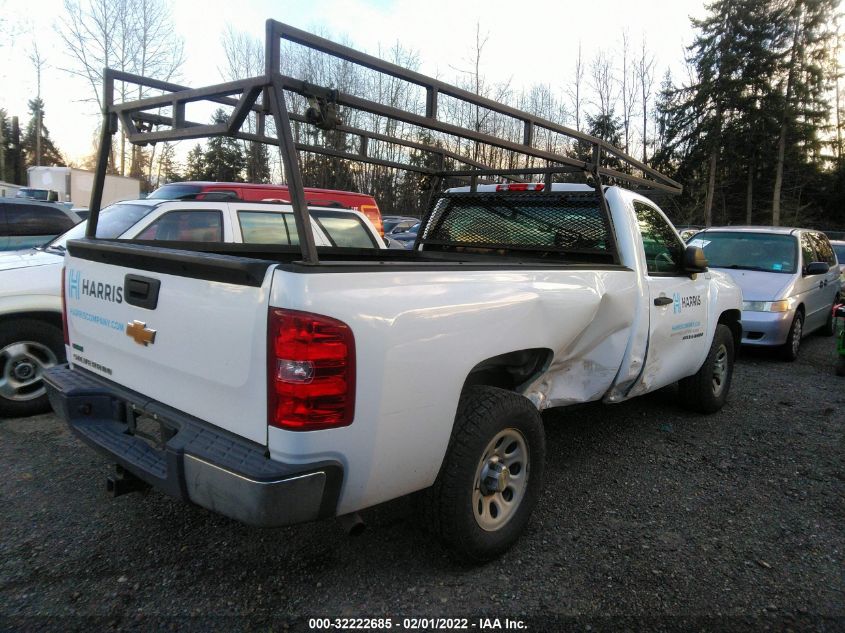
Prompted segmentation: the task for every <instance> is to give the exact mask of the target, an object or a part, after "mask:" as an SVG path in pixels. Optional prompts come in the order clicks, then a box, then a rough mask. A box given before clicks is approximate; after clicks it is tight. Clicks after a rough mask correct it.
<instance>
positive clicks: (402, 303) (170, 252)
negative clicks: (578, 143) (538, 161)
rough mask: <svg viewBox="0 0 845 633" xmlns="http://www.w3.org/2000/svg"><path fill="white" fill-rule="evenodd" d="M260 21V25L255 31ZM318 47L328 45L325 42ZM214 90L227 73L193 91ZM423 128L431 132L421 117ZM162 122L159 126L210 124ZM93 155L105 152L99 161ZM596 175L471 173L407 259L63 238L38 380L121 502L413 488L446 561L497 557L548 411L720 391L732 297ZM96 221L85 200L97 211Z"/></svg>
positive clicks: (540, 462) (655, 217)
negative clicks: (163, 496) (52, 338)
mask: <svg viewBox="0 0 845 633" xmlns="http://www.w3.org/2000/svg"><path fill="white" fill-rule="evenodd" d="M277 27H278V28H281V27H284V25H279V24H278V23H268V35H269V36H270V38H273V37H276V36H277V35H278V30H273V31H272V32H271V29H277ZM284 28H285V29H289V27H284ZM293 31H295V30H293ZM295 34H296V37H297V41H300V42H301V41H303V38H304V37H305V36H304V35H302V32H300V31H295ZM305 35H308V34H305ZM282 36H283V37H284V35H282ZM308 37H311V38H313V36H310V35H309V36H308ZM313 39H314V40H315V41H317V43H318V44H319V46H320V47H321V48H320V50H323V51H326V50H328V51H330V52H331V51H332V50H333V48H332V47H336V46H337V45H334V44H333V43H330V42H328V43H327V41H326V40H322V39H319V38H313ZM339 48H340V47H339ZM270 52H271V53H273V49H272V48H271V49H270ZM342 52H343V55H344V58H345V59H356V57H355V55H359V56H360V55H361V54H358V53H356V52H355V51H351V49H346V48H343V51H342ZM269 58H270V59H271V61H270V62H268V63H271V64H272V63H273V62H272V60H273V59H274V58H275V59H277V56H276V55H273V54H271V55H269ZM357 59H364V61H366V63H367V64H368V67H370V68H372V67H374V66H376V65H377V62H378V60H376V61H373V60H374V58H369V57H366V56H361V57H358V58H357ZM378 63H381V64H384V63H383V62H378ZM385 66H386V67H388V69H389V70H390V72H391V73H392V74H395V75H396V74H400V73H401V72H407V71H403V70H402V69H399V68H398V67H396V66H393V65H385ZM409 76H410V75H409ZM420 77H421V76H419V75H417V74H413V77H412V78H413V79H414V81H417V82H418V83H419V82H422V81H423V79H424V78H423V79H420ZM427 81H431V82H435V80H427ZM159 85H162V84H159ZM430 85H431V86H435V87H436V88H437V89H438V91H440V92H445V91H447V89H448V90H450V91H451V92H450V94H454V93H455V92H456V91H458V89H457V88H453V87H448V86H445V85H444V84H440V83H431V84H430ZM286 86H293V88H291V89H294V90H299V89H301V90H303V91H304V90H310V89H312V88H311V87H308V86H304V85H303V84H301V83H296V82H295V81H294V80H289V78H284V77H281V76H280V75H278V74H277V72H276V71H272V70H271V71H270V72H268V75H267V76H266V77H262V78H256V79H255V80H254V83H244V84H243V88H244V93H245V94H246V93H247V91H254V92H255V95H256V97H257V95H259V94H261V93H262V91H264V90H266V91H268V92H269V93H270V98H273V99H275V101H274V103H275V104H276V105H275V114H276V129H278V130H279V139H280V140H279V145H280V149H281V150H282V153H283V158H284V159H285V161H286V162H285V167H286V170H287V173H288V177H289V178H290V179H291V192H292V203H293V206H294V208H295V209H296V211H297V213H296V217H297V218H298V220H297V221H298V226H299V227H300V229H299V232H300V236H304V234H305V233H306V232H307V227H306V226H305V224H304V218H305V215H304V204H303V203H302V200H303V196H302V191H301V181H299V172H298V167H297V163H296V153H295V152H296V146H295V145H294V144H293V142H292V139H291V137H290V135H289V132H290V128H289V127H285V126H286V125H289V121H287V120H286V119H285V117H284V116H283V115H284V113H285V110H284V106H283V105H282V104H283V103H284V102H283V100H282V98H281V95H280V94H279V93H280V91H281V89H284V88H285V87H286ZM458 93H460V91H458ZM231 94H232V85H231V84H227V85H222V86H221V87H220V89H219V91H215V90H214V89H209V88H206V89H203V92H202V95H201V96H210V97H213V98H215V99H217V100H220V99H222V98H223V97H225V96H228V95H231ZM320 94H327V93H320ZM460 94H464V96H465V98H467V99H475V100H476V101H478V102H480V103H482V104H483V105H484V106H485V107H490V103H488V102H486V101H485V100H482V99H481V98H480V97H477V96H466V95H465V93H460ZM435 96H436V95H435ZM197 97H198V92H197V91H191V90H187V89H186V90H184V91H180V90H179V89H177V88H174V89H173V93H172V94H167V95H164V96H163V98H162V102H164V101H166V102H167V103H171V104H175V105H174V108H176V107H177V106H178V103H179V102H180V100H182V99H184V100H185V101H190V100H195V99H196V98H197ZM330 98H331V99H335V100H337V103H338V104H341V105H343V104H353V105H354V104H358V105H360V104H361V99H360V98H358V99H357V101H356V99H355V98H353V97H347V96H344V95H342V94H340V93H337V92H334V93H333V94H331V95H330ZM237 103H238V106H237V107H246V108H248V107H250V105H249V104H250V101H249V99H244V98H241V99H240V100H239V101H238V102H237ZM244 104H246V105H244ZM157 105H158V101H157V100H156V99H149V98H148V99H146V100H145V101H144V102H143V103H140V102H137V103H133V104H129V105H128V106H126V109H124V110H121V108H123V106H114V109H115V110H116V111H118V113H119V114H125V113H126V112H131V113H133V114H134V115H137V114H138V113H139V112H140V111H141V107H142V106H150V107H156V106H157ZM494 105H495V104H494ZM366 106H367V108H371V109H372V110H373V111H374V112H381V111H380V110H378V105H377V104H370V103H367V104H366ZM497 107H500V108H503V106H501V105H499V106H497ZM429 110H430V111H436V103H435V104H434V107H432V108H429ZM108 112H109V110H108V108H107V114H108ZM384 112H387V113H388V114H391V115H394V116H397V117H398V116H399V115H397V114H396V111H395V110H394V109H390V110H386V109H385V110H384ZM318 114H319V113H318ZM429 114H432V112H429ZM156 116H157V118H156V119H155V120H157V121H159V122H166V121H165V120H164V119H163V118H162V117H161V116H160V115H156ZM402 116H404V115H402ZM520 116H524V117H526V121H531V122H532V124H539V123H537V121H536V120H535V119H533V118H529V117H531V115H528V114H526V113H520ZM233 117H234V118H237V116H235V115H233ZM408 117H409V120H410V115H408ZM310 120H312V121H313V120H317V121H320V119H319V117H318V116H317V115H314V114H313V113H312V115H311V116H310ZM422 123H425V124H427V125H430V126H431V127H432V129H439V127H442V126H441V124H440V123H438V122H437V121H436V120H435V119H434V118H433V117H429V118H427V119H425V120H422ZM173 124H174V127H173V130H168V131H166V134H165V133H162V132H157V133H155V134H158V135H159V136H156V137H153V138H171V137H178V135H179V134H183V133H185V134H191V135H193V136H197V135H198V134H200V133H202V132H203V129H202V128H200V127H198V126H197V125H192V126H190V127H188V128H187V132H183V131H181V129H180V128H179V125H178V124H177V122H175V121H174V122H173ZM543 124H544V125H545V124H546V123H543ZM527 127H528V126H526V129H527ZM217 132H219V130H209V133H217ZM229 133H235V134H236V132H231V131H229ZM133 134H136V133H135V132H131V130H130V132H129V135H130V136H129V137H130V140H135V139H136V137H133ZM167 134H172V136H167ZM461 134H464V135H466V136H467V137H468V138H473V137H472V134H473V132H472V131H471V130H469V131H467V130H463V131H461ZM573 134H574V132H573ZM253 136H254V135H253ZM478 138H481V136H478ZM485 138H486V137H485ZM579 138H580V137H579ZM585 138H588V137H585ZM137 140H139V141H140V140H141V139H140V137H138V138H137ZM592 141H593V142H594V143H595V144H596V145H595V146H596V147H600V148H601V147H604V145H601V142H600V141H598V140H596V139H592ZM396 142H402V139H397V141H396ZM488 142H489V141H488ZM500 142H501V143H503V147H505V146H506V145H504V143H506V141H500ZM511 149H513V148H511ZM309 151H313V150H309ZM331 151H332V152H334V155H337V154H338V152H337V150H335V149H332V150H331ZM522 151H523V152H525V153H529V154H530V153H532V152H535V153H537V154H538V155H541V156H542V155H543V154H541V153H540V150H534V149H531V148H528V147H527V146H526V147H525V148H524V149H523V150H522ZM356 156H357V157H358V158H361V159H362V160H364V159H368V157H366V156H364V155H363V154H359V155H356ZM362 156H363V158H362ZM106 158H107V155H106V153H105V150H101V156H100V160H101V164H102V165H103V168H104V167H105V159H106ZM353 158H354V157H353ZM555 158H556V162H557V163H558V164H560V165H564V166H568V165H570V163H567V161H570V162H571V163H572V166H573V167H574V168H575V169H576V170H578V169H583V168H584V163H583V162H581V161H577V160H574V159H571V158H569V157H567V156H564V155H560V156H556V157H555ZM594 158H600V157H596V156H594ZM370 160H373V161H375V160H376V159H370ZM631 160H633V159H631ZM588 167H590V168H592V170H593V184H592V185H587V184H564V183H555V182H550V181H551V180H552V178H551V175H552V174H553V173H557V170H558V169H559V168H558V167H557V166H555V167H554V168H550V169H548V170H545V171H541V172H540V173H543V174H545V175H546V182H544V183H541V182H536V183H535V182H526V181H522V180H521V179H520V180H514V179H512V180H511V181H510V182H504V181H503V182H501V183H496V184H492V185H483V184H482V185H479V184H478V182H477V179H476V178H474V176H472V175H471V176H470V179H471V184H470V185H469V186H467V187H462V188H458V189H452V190H449V191H446V192H443V193H438V194H436V195H435V196H434V199H433V200H434V203H433V204H432V206H431V207H430V210H429V212H428V213H427V214H426V216H425V218H424V219H423V222H422V226H421V229H420V231H419V234H418V238H417V242H416V244H415V246H414V248H413V249H411V250H408V251H404V250H401V251H400V250H382V251H378V252H376V251H372V250H370V251H364V250H361V249H352V250H350V249H334V248H328V249H326V248H313V249H310V248H309V245H308V240H307V239H302V240H301V252H300V251H297V250H296V249H294V248H291V247H284V246H281V247H280V246H266V247H261V248H259V247H256V246H250V245H216V247H215V248H207V247H206V248H203V249H202V251H198V250H196V249H195V248H193V247H192V246H191V245H190V244H187V243H186V244H184V245H183V246H181V247H179V248H178V249H173V248H163V247H160V246H155V245H150V244H132V243H117V242H113V241H104V240H100V239H92V238H87V239H84V240H77V241H70V242H68V253H67V256H66V259H65V267H66V270H65V273H64V277H63V282H64V299H65V311H66V321H65V322H66V326H67V327H66V345H67V354H68V358H69V364H68V365H66V366H63V367H57V368H54V369H52V370H51V371H50V372H48V373H47V376H46V382H47V385H48V392H49V396H50V400H51V403H52V404H53V406H54V408H55V410H56V411H57V413H58V414H59V415H60V416H61V417H63V418H64V419H65V420H66V421H67V422H68V424H69V425H70V427H71V428H72V429H73V430H74V431H75V432H76V434H77V435H78V436H79V437H80V438H82V440H83V441H85V442H86V443H87V444H89V445H91V446H92V447H94V448H95V449H97V450H99V451H100V452H102V453H104V454H105V455H106V456H107V457H108V459H109V460H110V461H112V462H115V463H116V464H117V465H118V466H119V469H118V475H117V476H116V477H114V478H112V479H110V480H109V487H110V489H111V490H112V492H113V493H115V494H121V493H123V492H128V491H131V490H135V489H138V488H141V487H149V486H153V487H155V488H157V489H159V490H161V491H164V492H166V493H168V494H171V495H173V496H175V497H179V498H181V499H185V500H187V501H190V502H192V503H195V504H198V505H200V506H203V507H205V508H208V509H209V510H212V511H214V512H218V513H221V514H224V515H226V516H229V517H232V518H234V519H237V520H240V521H243V522H245V523H248V524H251V525H257V526H278V525H286V524H292V523H299V522H304V521H311V520H315V519H321V518H326V517H344V518H345V519H350V518H351V519H352V520H353V522H354V520H355V519H357V512H358V511H360V510H362V509H364V508H368V507H371V506H373V505H375V504H378V503H381V502H384V501H387V500H389V499H394V498H396V497H399V496H402V495H407V494H410V493H414V492H417V491H424V493H423V494H424V498H425V502H424V503H423V504H421V505H422V506H423V508H424V512H425V515H426V517H427V519H428V522H429V524H430V526H431V527H432V529H433V530H434V531H435V532H436V533H437V534H438V535H439V536H440V537H441V538H442V540H443V541H444V542H445V544H446V545H447V546H449V548H450V549H451V550H452V551H453V552H454V553H456V554H457V555H458V556H461V557H463V558H467V559H470V560H474V561H480V560H486V559H489V558H491V557H494V556H496V555H498V554H500V553H501V552H503V551H505V550H506V549H507V548H509V547H510V546H511V545H512V544H513V543H514V542H515V541H516V540H517V538H518V537H519V535H520V533H521V532H522V531H523V529H524V528H525V526H526V524H527V522H528V520H529V517H530V515H531V512H532V509H533V507H534V505H535V503H536V502H537V500H538V498H539V496H540V492H541V490H542V485H543V473H544V464H545V459H546V454H545V453H546V451H545V440H544V431H543V423H542V419H541V417H540V411H542V410H543V409H546V408H548V407H559V406H566V405H572V404H576V403H584V402H591V401H604V402H608V403H617V402H622V401H625V400H627V399H629V398H632V397H634V396H638V395H641V394H644V393H647V392H650V391H653V390H655V389H659V388H661V387H664V386H666V385H670V384H672V383H676V382H678V383H679V385H680V390H679V391H680V399H681V402H682V403H683V404H685V405H687V406H690V407H692V408H695V409H697V410H700V411H705V412H713V411H717V410H718V409H720V408H721V407H722V405H723V404H724V403H725V400H726V398H727V396H728V392H729V389H730V384H731V376H732V373H733V360H734V350H735V349H736V348H737V346H738V343H739V337H740V335H741V325H740V314H741V312H740V310H741V301H742V297H741V294H740V292H739V290H738V288H737V287H736V286H735V285H734V284H733V282H731V280H730V279H729V278H728V277H727V276H725V275H722V274H718V273H714V272H711V271H708V270H707V264H706V261H705V260H704V258H703V253H702V251H701V250H700V249H698V248H697V247H694V246H692V247H686V246H685V245H684V243H683V242H682V241H681V239H680V237H679V236H678V234H677V232H676V231H675V230H674V228H673V227H672V225H671V223H670V222H669V221H668V220H667V218H666V216H665V215H664V214H663V213H662V212H661V211H660V209H659V208H658V207H657V206H656V205H655V204H654V203H653V202H652V201H650V200H649V199H648V198H646V197H644V196H642V195H640V194H638V193H635V192H633V191H630V190H626V189H623V188H621V187H619V186H615V185H614V186H601V185H598V184H597V183H598V180H599V178H600V177H601V176H602V175H605V174H607V173H611V172H607V171H606V170H605V168H600V167H599V165H598V160H594V161H593V163H592V164H591V165H588ZM419 169H420V170H422V169H424V168H422V167H420V168H419ZM473 169H475V168H473ZM527 169H530V168H526V169H525V170H513V169H512V170H511V172H509V173H511V174H513V173H517V174H524V173H526V172H527ZM646 169H647V168H646ZM470 171H472V173H473V174H475V173H481V174H482V175H485V174H487V173H488V172H487V171H484V170H480V171H479V172H476V171H473V170H470ZM462 173H463V172H460V171H459V170H454V171H453V172H451V174H452V176H455V177H457V176H460V175H461V174H462ZM647 173H649V174H652V175H653V172H647ZM612 174H613V177H614V178H618V179H621V178H623V177H625V174H622V173H619V172H616V171H614V172H612ZM634 180H636V179H634ZM658 184H659V183H658ZM96 216H97V213H96V209H92V220H91V222H94V223H96ZM89 230H90V225H89ZM305 237H307V236H305Z"/></svg>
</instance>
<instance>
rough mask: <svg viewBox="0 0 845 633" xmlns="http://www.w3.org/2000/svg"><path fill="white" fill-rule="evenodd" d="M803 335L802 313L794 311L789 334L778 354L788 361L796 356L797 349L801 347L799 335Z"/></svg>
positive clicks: (791, 360)
mask: <svg viewBox="0 0 845 633" xmlns="http://www.w3.org/2000/svg"><path fill="white" fill-rule="evenodd" d="M802 336H804V315H803V313H801V312H800V311H798V312H796V313H795V318H794V319H792V325H791V326H790V328H789V335H788V336H787V337H786V343H784V344H783V346H781V348H780V356H781V358H783V359H784V360H786V361H789V362H790V363H791V362H793V361H794V360H796V359H797V358H798V350H799V349H800V347H801V337H802Z"/></svg>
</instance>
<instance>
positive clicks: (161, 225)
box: [135, 210, 223, 242]
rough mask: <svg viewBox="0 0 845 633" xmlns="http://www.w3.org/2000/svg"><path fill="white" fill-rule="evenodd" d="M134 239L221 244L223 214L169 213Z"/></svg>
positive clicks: (198, 212)
mask: <svg viewBox="0 0 845 633" xmlns="http://www.w3.org/2000/svg"><path fill="white" fill-rule="evenodd" d="M135 239H137V240H167V241H176V242H222V241H223V214H222V213H221V212H220V211H213V210H190V211H188V210H186V211H169V212H167V213H165V214H164V215H162V216H161V217H160V218H159V219H158V220H156V221H155V222H153V223H152V224H150V225H149V226H148V227H147V228H146V229H144V230H143V231H141V233H140V234H139V235H137V236H136V237H135Z"/></svg>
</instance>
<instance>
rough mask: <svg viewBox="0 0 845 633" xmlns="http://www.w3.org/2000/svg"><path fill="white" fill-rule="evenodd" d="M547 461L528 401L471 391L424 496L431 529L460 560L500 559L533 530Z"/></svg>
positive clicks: (484, 390)
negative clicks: (531, 522)
mask: <svg viewBox="0 0 845 633" xmlns="http://www.w3.org/2000/svg"><path fill="white" fill-rule="evenodd" d="M545 458H546V440H545V434H544V432H543V424H542V420H541V419H540V414H539V412H538V411H537V409H536V408H535V407H534V405H533V404H532V403H531V402H530V401H529V400H528V399H527V398H524V397H523V396H520V395H518V394H515V393H513V392H510V391H506V390H504V389H498V388H496V387H485V386H478V387H469V388H467V389H466V390H465V391H464V393H463V394H462V395H461V400H460V403H459V404H458V412H457V415H456V417H455V427H454V430H453V431H452V437H451V439H450V440H449V448H448V449H447V452H446V456H445V458H444V460H443V464H442V466H441V468H440V473H439V474H438V476H437V480H436V481H435V482H434V485H433V486H432V487H431V488H429V489H428V490H427V491H426V492H425V499H424V512H425V514H426V518H427V521H428V524H429V528H430V529H431V531H432V532H433V533H435V534H436V535H437V536H438V537H439V538H440V539H441V540H442V541H443V542H444V544H445V545H446V546H447V547H448V548H449V550H450V551H451V553H452V554H453V556H454V557H456V558H458V559H460V560H464V561H470V562H475V563H478V562H483V561H487V560H490V559H492V558H495V557H496V556H499V555H500V554H502V553H503V552H505V551H507V550H508V549H509V548H510V547H511V546H512V545H513V544H514V543H515V542H516V541H517V540H518V539H519V536H520V535H521V534H522V532H523V531H524V530H525V527H526V525H527V524H528V520H529V518H530V517H531V512H532V510H533V509H534V506H535V504H536V503H537V500H538V498H539V496H540V492H541V491H542V484H543V470H544V465H545Z"/></svg>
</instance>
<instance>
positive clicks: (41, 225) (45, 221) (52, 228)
mask: <svg viewBox="0 0 845 633" xmlns="http://www.w3.org/2000/svg"><path fill="white" fill-rule="evenodd" d="M6 222H7V223H8V234H9V235H10V236H18V235H58V234H59V233H64V232H65V231H67V230H68V229H70V228H71V227H73V226H74V224H75V223H74V221H73V220H71V219H70V218H69V217H68V216H67V215H65V214H64V213H62V212H61V211H59V210H58V209H53V208H50V207H48V206H43V205H25V204H10V205H7V206H6Z"/></svg>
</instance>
